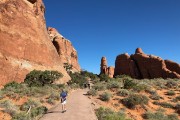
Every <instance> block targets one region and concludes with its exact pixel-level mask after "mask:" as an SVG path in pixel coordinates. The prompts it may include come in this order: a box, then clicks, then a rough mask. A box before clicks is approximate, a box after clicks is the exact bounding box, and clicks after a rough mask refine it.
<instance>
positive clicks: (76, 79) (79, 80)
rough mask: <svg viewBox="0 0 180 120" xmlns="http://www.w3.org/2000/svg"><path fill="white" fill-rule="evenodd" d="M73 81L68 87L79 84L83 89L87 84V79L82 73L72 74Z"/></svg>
mask: <svg viewBox="0 0 180 120" xmlns="http://www.w3.org/2000/svg"><path fill="white" fill-rule="evenodd" d="M70 77H71V80H70V81H69V82H68V85H72V84H77V85H79V86H80V87H81V88H83V86H84V84H85V83H86V81H87V80H86V77H85V76H83V75H81V73H78V72H76V73H70Z"/></svg>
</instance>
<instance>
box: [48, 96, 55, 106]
mask: <svg viewBox="0 0 180 120" xmlns="http://www.w3.org/2000/svg"><path fill="white" fill-rule="evenodd" d="M47 103H49V104H51V105H55V103H56V102H55V100H54V99H52V98H48V100H47Z"/></svg>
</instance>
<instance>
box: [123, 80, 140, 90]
mask: <svg viewBox="0 0 180 120" xmlns="http://www.w3.org/2000/svg"><path fill="white" fill-rule="evenodd" d="M135 86H137V84H136V83H135V82H134V81H133V80H131V79H125V80H124V89H132V88H134V87H135Z"/></svg>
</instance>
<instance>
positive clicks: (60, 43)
mask: <svg viewBox="0 0 180 120" xmlns="http://www.w3.org/2000/svg"><path fill="white" fill-rule="evenodd" d="M48 34H49V36H50V39H51V41H52V43H53V44H54V46H55V48H56V50H57V52H58V54H59V57H60V61H61V62H62V63H68V64H70V65H72V67H73V68H72V71H73V72H78V71H80V69H81V68H80V65H79V63H78V56H77V51H76V50H75V48H74V47H73V45H72V43H71V42H70V41H69V40H68V39H66V38H64V37H63V36H62V35H61V34H60V33H59V32H58V31H57V30H56V29H55V28H51V27H49V28H48Z"/></svg>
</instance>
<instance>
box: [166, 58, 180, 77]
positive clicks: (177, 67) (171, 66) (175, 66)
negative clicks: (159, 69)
mask: <svg viewBox="0 0 180 120" xmlns="http://www.w3.org/2000/svg"><path fill="white" fill-rule="evenodd" d="M165 64H166V67H167V69H169V70H170V71H174V72H176V73H178V74H180V65H179V64H178V63H175V62H173V61H171V60H165Z"/></svg>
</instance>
